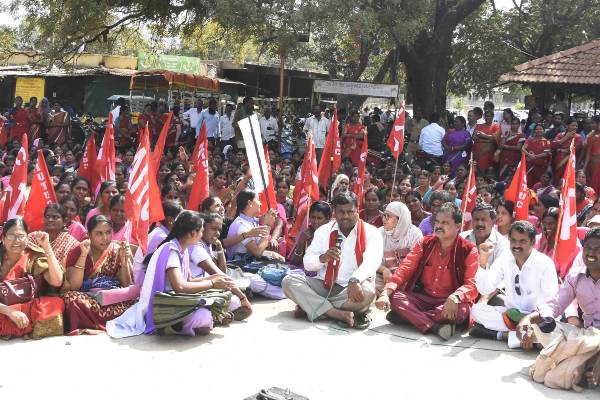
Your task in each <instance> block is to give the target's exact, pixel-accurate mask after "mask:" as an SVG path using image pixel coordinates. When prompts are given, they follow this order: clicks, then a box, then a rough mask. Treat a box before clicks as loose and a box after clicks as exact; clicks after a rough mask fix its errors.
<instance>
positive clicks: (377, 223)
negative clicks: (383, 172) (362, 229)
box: [359, 188, 383, 228]
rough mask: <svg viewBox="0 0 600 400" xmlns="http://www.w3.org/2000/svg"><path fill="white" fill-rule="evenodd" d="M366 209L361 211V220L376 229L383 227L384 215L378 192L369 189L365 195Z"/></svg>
mask: <svg viewBox="0 0 600 400" xmlns="http://www.w3.org/2000/svg"><path fill="white" fill-rule="evenodd" d="M363 204H364V208H363V209H362V210H361V212H360V214H359V216H360V219H362V220H363V221H365V222H366V223H369V224H371V225H373V226H374V227H376V228H381V227H382V226H383V213H382V212H381V209H380V208H381V200H380V199H379V196H378V195H377V190H375V189H372V188H371V189H368V190H367V191H366V192H365V194H364V203H363Z"/></svg>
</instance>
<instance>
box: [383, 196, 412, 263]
mask: <svg viewBox="0 0 600 400" xmlns="http://www.w3.org/2000/svg"><path fill="white" fill-rule="evenodd" d="M385 211H386V212H388V213H390V214H394V215H395V216H397V217H398V224H396V227H395V228H394V230H393V231H391V232H388V231H386V230H385V228H384V227H383V226H382V227H381V228H380V229H381V234H382V236H383V251H395V250H398V249H406V248H409V249H412V247H413V246H414V245H415V243H417V242H418V241H419V239H421V238H422V237H423V233H421V230H420V229H419V228H417V227H416V226H414V225H413V224H412V219H411V217H410V211H409V210H408V207H406V205H405V204H404V203H401V202H399V201H392V202H391V203H390V204H388V205H387V207H386V208H385Z"/></svg>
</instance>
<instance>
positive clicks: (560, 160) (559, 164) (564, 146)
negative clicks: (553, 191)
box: [552, 132, 583, 186]
mask: <svg viewBox="0 0 600 400" xmlns="http://www.w3.org/2000/svg"><path fill="white" fill-rule="evenodd" d="M566 134H567V132H561V133H559V134H558V135H556V138H554V140H553V141H552V149H553V150H554V156H553V158H552V168H553V173H552V178H553V181H554V185H555V186H560V181H561V180H562V178H563V175H564V174H565V168H566V166H567V161H568V160H569V154H570V148H571V140H570V139H569V140H565V141H564V142H562V143H560V140H561V139H562V138H564V137H565V135H566ZM573 137H574V138H575V154H579V151H580V150H581V146H583V139H582V138H581V135H580V134H578V133H576V134H575V135H574V136H573Z"/></svg>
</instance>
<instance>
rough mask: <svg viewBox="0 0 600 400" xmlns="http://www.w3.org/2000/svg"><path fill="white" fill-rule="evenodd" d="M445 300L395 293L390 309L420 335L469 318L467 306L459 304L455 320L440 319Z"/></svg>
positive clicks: (400, 292) (415, 294)
mask: <svg viewBox="0 0 600 400" xmlns="http://www.w3.org/2000/svg"><path fill="white" fill-rule="evenodd" d="M445 302H446V299H445V298H436V297H431V296H429V295H427V294H425V293H415V292H403V291H400V290H397V291H395V292H394V293H393V294H392V296H391V298H390V303H391V306H392V307H391V308H392V311H393V312H394V314H397V315H398V316H399V317H400V318H402V319H403V320H405V321H407V322H410V323H411V324H412V325H413V326H414V327H415V328H417V329H418V330H419V331H420V332H421V333H426V332H428V331H429V330H431V328H433V327H434V326H435V325H438V324H447V323H452V324H459V323H461V322H464V321H465V320H466V319H467V317H468V316H469V304H466V303H460V304H459V305H458V311H457V313H456V318H455V319H454V320H453V321H449V320H447V319H446V318H444V317H442V308H443V306H444V303H445Z"/></svg>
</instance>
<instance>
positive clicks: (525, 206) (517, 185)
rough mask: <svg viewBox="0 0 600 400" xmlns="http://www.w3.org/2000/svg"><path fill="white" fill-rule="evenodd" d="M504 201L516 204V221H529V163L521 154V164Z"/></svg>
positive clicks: (505, 193) (505, 194)
mask: <svg viewBox="0 0 600 400" xmlns="http://www.w3.org/2000/svg"><path fill="white" fill-rule="evenodd" d="M504 200H507V201H512V202H513V203H514V204H515V211H514V217H515V221H527V220H528V219H529V189H528V188H527V163H526V161H525V154H524V153H521V162H520V163H519V166H518V167H517V170H516V171H515V175H514V176H513V179H512V181H511V182H510V186H509V187H508V189H506V192H504Z"/></svg>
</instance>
